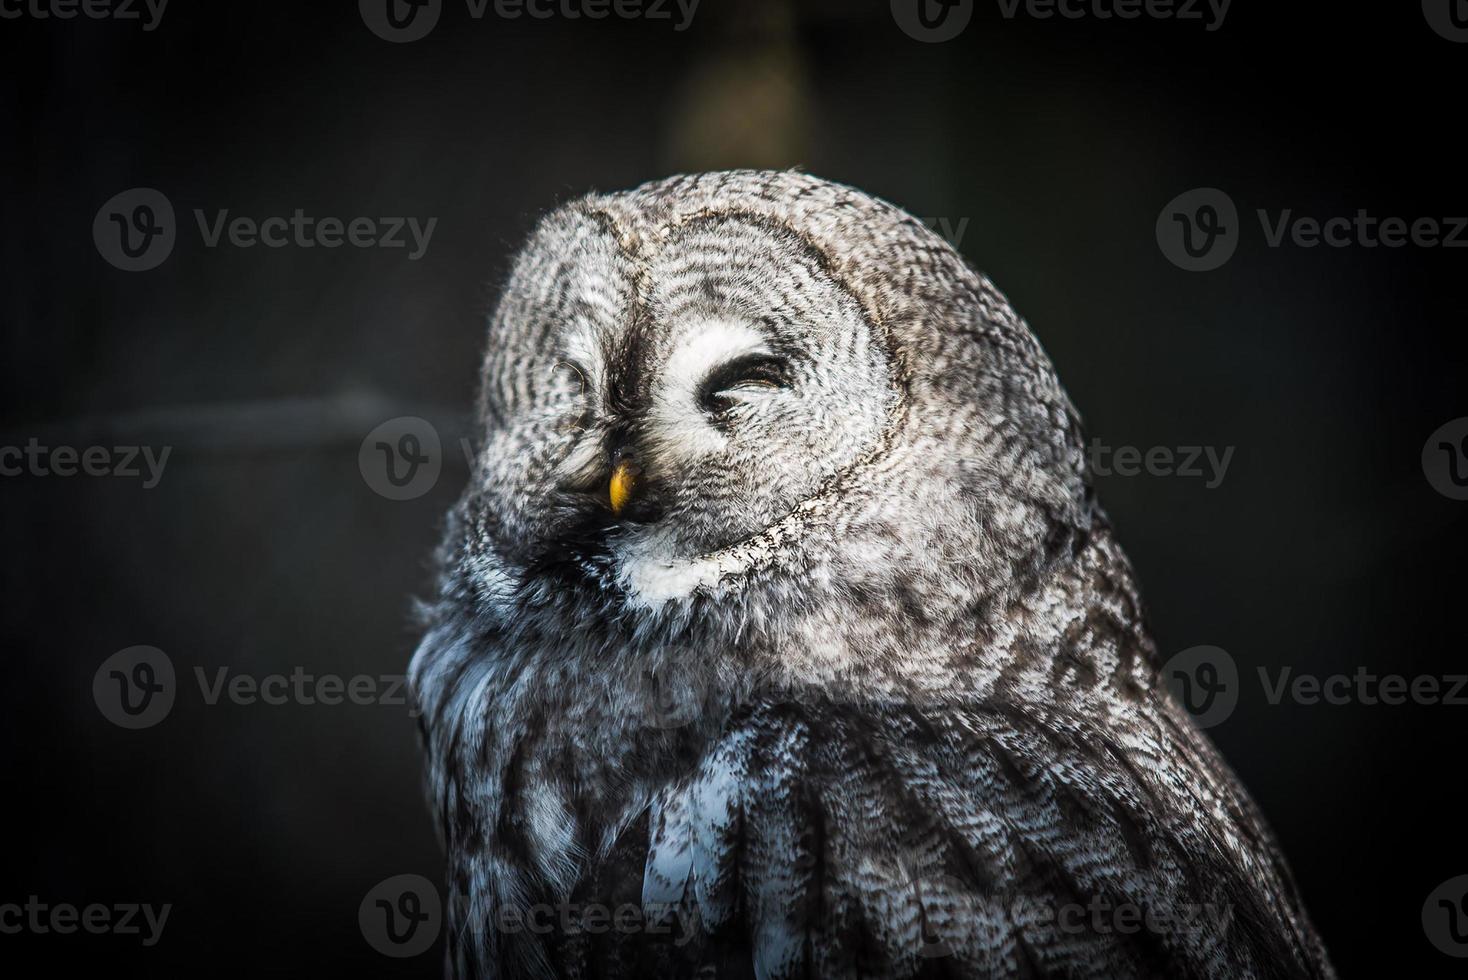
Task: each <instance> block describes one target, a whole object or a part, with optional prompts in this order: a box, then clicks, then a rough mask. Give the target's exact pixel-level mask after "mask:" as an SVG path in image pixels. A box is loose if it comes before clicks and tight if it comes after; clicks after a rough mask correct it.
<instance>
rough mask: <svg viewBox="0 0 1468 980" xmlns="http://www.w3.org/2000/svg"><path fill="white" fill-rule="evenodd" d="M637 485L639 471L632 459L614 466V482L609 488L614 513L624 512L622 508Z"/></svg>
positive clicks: (608, 492) (630, 497) (608, 493)
mask: <svg viewBox="0 0 1468 980" xmlns="http://www.w3.org/2000/svg"><path fill="white" fill-rule="evenodd" d="M636 486H637V471H636V469H635V468H634V466H633V464H632V461H631V460H628V459H624V460H622V461H621V462H619V463H617V465H616V466H614V467H612V484H611V486H610V487H608V489H607V496H608V498H609V499H610V500H611V503H612V513H613V514H617V515H620V514H621V513H622V508H624V507H626V506H627V501H628V500H630V499H632V491H633V489H634V488H635V487H636Z"/></svg>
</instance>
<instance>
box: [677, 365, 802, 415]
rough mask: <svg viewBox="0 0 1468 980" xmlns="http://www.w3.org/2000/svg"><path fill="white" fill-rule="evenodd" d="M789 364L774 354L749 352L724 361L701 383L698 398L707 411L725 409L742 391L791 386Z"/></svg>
mask: <svg viewBox="0 0 1468 980" xmlns="http://www.w3.org/2000/svg"><path fill="white" fill-rule="evenodd" d="M789 387H790V371H789V365H788V364H786V362H785V361H784V360H783V359H782V358H779V357H776V356H775V355H773V354H746V355H745V356H743V357H736V358H735V359H734V360H732V361H729V362H728V363H726V364H722V365H720V366H719V367H717V368H715V369H714V370H713V371H712V372H710V373H709V376H708V377H706V378H704V380H703V384H701V385H699V389H698V401H699V404H700V405H702V406H703V408H704V411H707V412H711V413H714V414H718V413H721V412H726V411H728V410H729V409H730V408H732V407H733V406H734V403H735V402H736V401H738V399H739V396H740V394H741V393H749V392H757V391H762V390H769V389H773V388H789Z"/></svg>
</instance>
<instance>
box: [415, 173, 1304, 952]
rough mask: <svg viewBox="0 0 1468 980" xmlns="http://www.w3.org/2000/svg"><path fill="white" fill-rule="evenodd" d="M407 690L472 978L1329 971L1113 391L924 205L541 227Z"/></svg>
mask: <svg viewBox="0 0 1468 980" xmlns="http://www.w3.org/2000/svg"><path fill="white" fill-rule="evenodd" d="M480 382H481V391H480V395H479V399H478V406H477V413H478V419H479V423H480V425H481V426H482V428H481V430H480V433H479V440H478V443H477V446H478V450H477V454H476V461H475V464H474V466H473V469H472V474H471V477H470V482H469V486H468V488H467V490H466V492H465V493H464V495H463V497H462V499H461V500H460V501H459V502H458V503H457V505H456V506H455V507H454V508H453V510H452V511H451V513H450V514H449V517H448V520H447V522H446V533H445V536H444V540H443V543H442V545H441V547H440V550H439V553H438V558H437V563H438V568H439V574H438V584H437V589H436V592H435V594H434V595H433V596H431V597H430V599H429V600H427V601H426V602H425V603H424V609H423V618H424V636H423V639H422V642H421V644H420V646H419V648H418V650H417V652H416V653H415V654H414V657H413V661H412V664H411V668H410V681H411V686H412V690H413V692H414V697H415V699H416V702H417V705H418V708H419V710H420V712H421V714H420V719H421V725H422V733H423V739H424V744H425V751H426V756H427V760H428V765H427V770H428V772H427V784H428V787H429V793H430V796H431V799H432V803H433V806H434V809H435V812H436V814H437V820H438V826H439V829H440V832H441V836H442V841H443V844H444V847H445V850H446V852H447V858H448V860H447V869H446V877H445V881H446V890H447V896H446V901H445V908H446V910H447V911H446V913H445V914H446V917H447V923H446V930H445V935H446V937H447V942H446V946H447V969H448V973H449V975H451V976H454V977H504V978H518V977H603V978H623V977H626V978H648V977H707V978H715V977H717V978H735V977H737V978H755V977H757V978H761V980H775V978H792V977H815V978H826V977H831V978H845V977H851V978H855V977H870V978H898V977H965V978H969V977H1097V978H1110V980H1115V978H1124V977H1209V978H1250V977H1253V978H1265V977H1330V976H1333V972H1332V969H1331V966H1330V964H1329V961H1328V959H1327V956H1326V953H1325V951H1324V949H1323V947H1322V944H1321V942H1320V940H1319V939H1318V938H1317V936H1316V933H1315V932H1314V930H1313V928H1312V926H1311V924H1310V922H1309V920H1308V918H1307V916H1306V913H1305V910H1304V908H1303V906H1302V903H1301V900H1300V897H1299V894H1298V892H1297V891H1296V888H1295V885H1294V884H1293V882H1292V880H1291V877H1290V873H1289V870H1288V868H1287V867H1286V865H1285V862H1284V859H1283V858H1282V856H1281V854H1280V851H1279V849H1278V847H1277V846H1276V844H1275V842H1274V839H1273V837H1272V836H1271V833H1270V831H1269V829H1268V827H1267V826H1266V824H1265V822H1264V820H1263V818H1262V817H1261V816H1260V814H1259V811H1258V810H1257V809H1256V808H1255V805H1254V803H1253V802H1252V801H1251V800H1250V798H1249V797H1248V795H1247V794H1246V793H1245V791H1244V790H1243V788H1242V787H1241V786H1240V784H1239V783H1238V781H1237V780H1236V778H1235V777H1234V776H1233V774H1232V773H1231V772H1230V770H1229V769H1228V767H1227V766H1226V764H1225V763H1224V762H1223V761H1222V759H1221V758H1220V757H1219V755H1218V753H1217V752H1216V751H1215V750H1214V748H1213V746H1212V745H1211V744H1210V743H1209V742H1208V740H1207V739H1206V738H1205V737H1204V736H1203V735H1202V734H1201V732H1200V731H1199V730H1198V728H1197V727H1196V726H1195V725H1194V724H1193V722H1192V720H1191V718H1190V716H1189V715H1188V714H1187V713H1186V711H1184V710H1183V708H1182V707H1181V706H1180V705H1179V704H1178V702H1177V701H1176V700H1175V699H1174V697H1173V696H1171V695H1170V694H1169V692H1168V690H1167V688H1166V686H1165V684H1164V683H1163V682H1162V680H1161V677H1160V670H1159V664H1158V658H1157V655H1156V650H1155V647H1154V644H1153V641H1152V640H1151V639H1150V637H1149V635H1148V631H1147V627H1146V625H1145V622H1144V615H1143V610H1142V604H1141V601H1140V599H1139V596H1138V591H1137V587H1136V584H1135V581H1134V576H1133V573H1132V570H1131V568H1130V566H1129V564H1128V562H1127V559H1126V557H1125V555H1124V554H1123V553H1122V551H1121V549H1120V547H1119V546H1118V544H1117V541H1116V539H1115V536H1114V534H1113V532H1112V528H1111V526H1110V524H1109V523H1108V521H1107V519H1106V516H1105V514H1104V513H1103V512H1102V510H1101V508H1100V507H1099V506H1098V504H1097V501H1096V499H1095V496H1094V493H1093V490H1092V481H1091V477H1090V475H1089V473H1088V471H1087V455H1086V452H1085V446H1084V440H1083V436H1082V430H1081V425H1080V420H1079V417H1078V415H1077V413H1076V411H1075V409H1074V408H1073V407H1072V406H1071V403H1070V401H1069V399H1068V397H1067V396H1066V394H1065V392H1064V390H1063V389H1062V388H1061V386H1060V384H1059V382H1058V381H1057V379H1056V375H1055V372H1054V370H1053V368H1052V367H1051V365H1050V362H1049V360H1048V359H1047V357H1046V355H1045V353H1044V352H1043V351H1042V350H1041V348H1040V346H1039V344H1038V342H1037V341H1036V339H1035V337H1034V336H1033V334H1032V333H1031V332H1030V330H1029V328H1028V327H1027V326H1026V324H1025V322H1024V321H1023V320H1021V319H1020V318H1019V317H1018V316H1017V315H1016V314H1015V312H1014V311H1013V310H1012V309H1011V308H1010V305H1009V303H1008V302H1007V301H1006V300H1005V298H1004V297H1003V296H1002V295H1000V293H999V292H998V291H997V290H996V289H995V287H994V286H993V285H992V284H991V283H990V282H989V280H988V279H986V278H985V277H984V276H982V275H980V274H978V273H976V272H975V271H973V270H972V269H971V268H970V267H969V266H968V265H966V263H965V262H964V260H963V259H962V258H961V257H960V256H959V255H958V254H957V253H956V252H955V251H954V250H953V249H952V248H951V247H950V246H949V245H948V244H947V243H945V242H944V241H943V240H942V239H941V238H939V237H938V236H936V235H935V234H933V233H931V232H930V231H929V230H928V229H927V228H926V227H925V226H924V225H923V224H922V223H921V222H920V221H918V220H917V219H915V218H913V217H911V216H909V215H907V214H906V213H904V212H903V211H901V210H899V209H898V208H896V207H894V206H892V205H889V204H887V203H884V202H882V201H879V200H876V199H874V198H872V197H870V196H868V195H866V194H864V193H861V192H860V191H857V190H854V189H852V188H850V187H845V186H842V185H839V184H834V183H829V182H826V181H823V180H819V179H816V178H814V177H811V176H807V175H804V174H800V173H794V172H761V171H734V172H724V173H708V174H698V175H692V176H679V177H674V178H670V179H666V180H662V181H659V182H656V183H651V184H647V185H645V186H643V187H640V188H638V189H636V190H632V191H629V192H625V193H615V194H593V195H591V196H588V197H585V198H582V199H580V200H578V201H575V202H574V203H571V204H568V205H566V206H564V207H561V208H560V209H558V210H556V211H554V212H553V213H551V214H549V215H548V216H547V217H545V218H544V219H543V220H541V221H540V223H539V225H538V226H537V227H536V229H535V230H534V232H533V233H532V234H531V236H530V238H529V241H528V242H527V243H526V244H525V246H524V247H523V249H522V250H521V252H520V253H519V255H518V257H517V259H516V260H515V262H514V266H513V271H512V273H511V275H510V276H509V280H508V282H507V284H506V285H505V288H504V290H503V294H502V297H501V299H500V300H499V303H498V306H497V308H496V309H495V311H494V313H493V315H492V317H491V323H490V329H489V339H488V346H487V353H486V355H485V358H484V362H483V371H482V375H481V379H480Z"/></svg>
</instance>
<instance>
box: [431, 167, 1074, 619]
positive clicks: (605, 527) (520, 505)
mask: <svg viewBox="0 0 1468 980" xmlns="http://www.w3.org/2000/svg"><path fill="white" fill-rule="evenodd" d="M481 383H482V387H481V396H480V401H479V415H480V418H481V419H482V422H483V431H482V433H481V439H480V444H479V452H478V456H477V463H476V465H475V468H474V471H473V474H472V476H471V481H470V485H469V487H468V489H467V491H466V494H465V496H464V499H463V500H462V502H461V503H460V505H459V507H458V508H457V510H456V512H455V517H454V521H453V525H452V526H453V529H452V531H451V534H450V539H449V544H448V547H449V551H450V555H449V556H448V557H449V561H448V565H449V567H451V568H453V569H454V570H455V574H454V579H455V586H456V588H458V589H459V590H461V592H467V593H470V594H472V596H473V599H474V601H476V602H478V603H481V604H484V605H486V606H488V607H492V608H498V609H501V610H503V611H504V612H505V614H506V615H514V614H516V613H517V612H519V613H521V614H523V613H525V612H526V610H529V609H538V610H545V609H551V608H555V609H563V610H565V609H573V608H574V609H576V610H579V611H580V613H581V614H583V615H588V613H587V610H595V613H594V614H595V615H597V616H602V617H609V618H612V619H618V620H625V619H627V618H628V617H632V618H637V617H645V618H648V619H650V620H655V619H658V618H660V617H661V618H667V617H674V618H679V619H680V620H681V621H687V620H688V619H689V618H690V617H694V618H697V617H700V616H702V617H706V618H710V619H716V620H718V621H720V622H723V623H725V624H727V625H729V626H730V627H731V628H732V629H735V630H737V629H740V628H742V627H746V626H748V624H749V623H750V622H751V621H752V620H751V617H754V619H760V620H769V619H770V618H771V617H778V616H781V615H795V614H798V613H799V611H800V610H803V609H810V608H814V607H815V606H818V605H819V604H820V603H821V602H822V601H824V599H825V598H827V597H845V598H848V599H849V598H850V597H851V596H852V595H859V594H862V593H864V592H865V593H867V594H876V593H885V594H889V595H890V594H892V592H893V590H906V591H907V592H909V593H910V592H912V591H913V590H915V589H916V590H928V591H935V592H938V593H943V594H944V595H949V594H951V595H952V596H963V597H965V601H972V599H973V597H974V596H976V595H980V596H982V595H987V594H992V593H993V591H995V590H996V589H998V588H1000V587H1001V586H1002V585H1003V584H1004V583H1006V582H1011V581H1014V580H1016V579H1017V578H1019V577H1023V576H1024V575H1025V574H1028V573H1031V572H1033V571H1034V570H1035V569H1037V568H1039V567H1041V566H1043V564H1044V563H1045V562H1046V561H1048V560H1051V559H1052V558H1053V557H1054V556H1055V555H1056V554H1058V553H1059V552H1062V551H1063V550H1064V549H1065V548H1066V547H1067V546H1068V544H1069V542H1071V541H1072V540H1073V539H1074V537H1075V536H1076V535H1077V534H1080V533H1083V532H1084V530H1085V528H1086V526H1087V524H1088V522H1089V521H1090V519H1091V512H1092V509H1091V504H1090V495H1089V489H1088V480H1087V477H1086V473H1085V467H1084V453H1083V451H1082V440H1081V436H1080V432H1079V425H1078V423H1077V419H1076V416H1075V413H1074V411H1073V410H1072V408H1071V406H1070V404H1069V402H1068V400H1067V399H1066V397H1065V395H1064V393H1063V391H1062V390H1061V388H1060V386H1059V385H1058V383H1057V382H1056V380H1055V377H1054V373H1053V371H1052V369H1051V367H1050V364H1049V362H1048V360H1047V359H1046V357H1045V356H1044V354H1043V352H1042V351H1041V350H1040V348H1039V346H1038V344H1037V343H1036V342H1035V340H1034V338H1033V337H1032V335H1031V334H1030V332H1029V330H1028V328H1027V327H1026V326H1025V325H1024V323H1023V322H1022V321H1021V320H1019V319H1018V318H1017V317H1016V316H1015V314H1014V313H1013V312H1012V310H1011V309H1010V307H1009V305H1008V304H1007V303H1006V302H1005V300H1004V299H1003V297H1002V296H1000V295H999V293H998V292H997V291H996V290H995V289H994V288H993V287H992V286H991V285H990V284H989V283H988V281H987V280H985V279H984V278H983V277H981V276H979V275H978V274H977V273H975V272H974V271H973V270H971V269H970V268H969V267H968V266H967V265H966V264H965V263H964V261H963V260H962V259H961V258H960V256H959V255H958V254H957V253H956V252H955V251H954V250H953V249H952V248H951V247H950V246H949V245H948V244H947V243H946V242H944V241H943V240H942V239H941V238H939V237H938V236H936V235H935V234H933V233H931V232H930V231H929V230H928V229H927V228H925V227H924V226H923V224H922V223H921V222H919V221H918V220H916V219H914V218H912V217H911V216H909V215H907V214H905V213H903V212H902V211H900V210H898V209H897V208H895V207H893V206H891V205H889V204H886V203H884V202H881V201H878V200H876V199H874V198H872V197H869V196H867V195H866V194H863V193H861V192H859V191H857V190H854V189H852V188H849V187H844V186H841V185H838V184H833V183H829V182H826V181H822V180H818V179H816V178H813V177H810V176H806V175H802V174H798V173H791V172H758V171H735V172H727V173H712V174H701V175H696V176H686V177H676V178H672V179H669V180H664V181H661V182H657V183H653V184H648V185H646V186H643V187H641V188H638V189H636V190H633V191H630V192H625V193H618V194H605V195H601V194H597V195H591V196H588V197H585V198H583V199H581V200H578V201H575V202H573V203H571V204H568V205H566V206H564V207H561V208H560V209H559V210H556V211H555V212H553V213H551V214H550V215H548V216H547V217H545V218H544V219H543V220H542V221H541V222H540V223H539V225H538V227H537V228H536V229H535V230H534V232H533V233H532V234H531V236H530V238H529V241H528V242H527V243H526V244H525V246H524V248H523V249H522V250H521V252H520V253H519V255H518V257H517V259H516V261H515V263H514V267H513V271H512V273H511V275H510V277H509V281H508V283H507V285H506V286H505V288H504V291H503V295H502V298H501V299H500V301H499V304H498V306H497V308H496V309H495V311H494V313H493V316H492V320H491V324H490V330H489V339H488V349H487V354H486V357H485V360H484V366H483V374H482V378H481ZM929 598H932V597H931V596H930V597H929Z"/></svg>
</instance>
